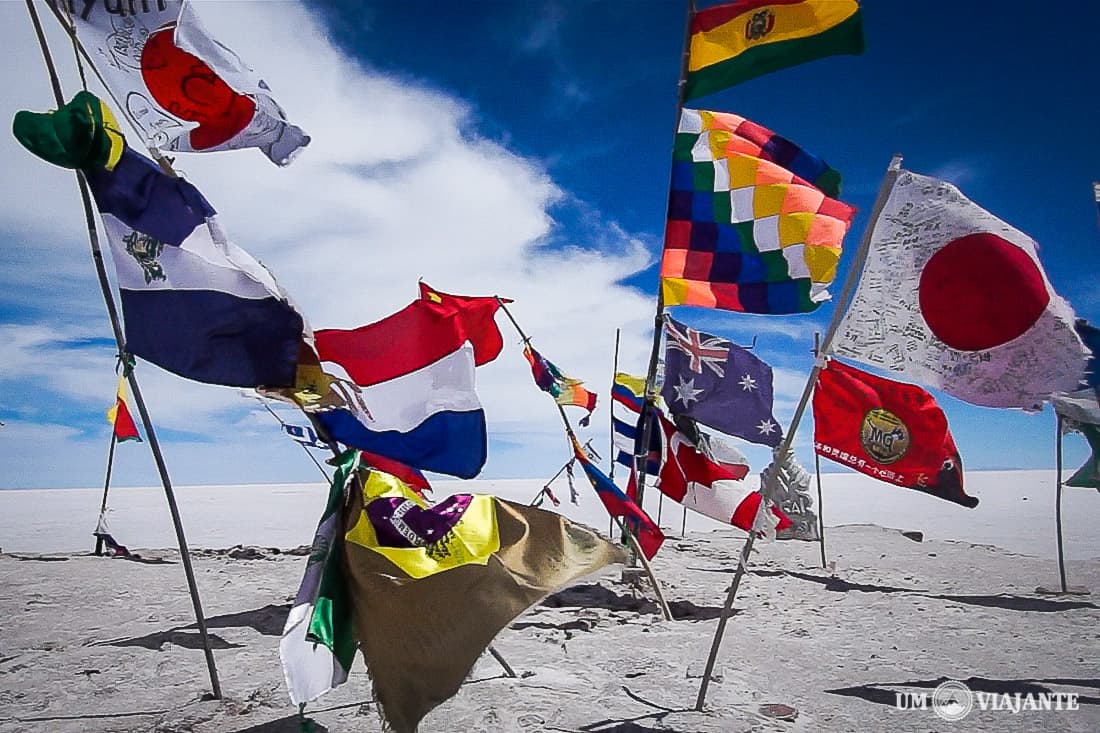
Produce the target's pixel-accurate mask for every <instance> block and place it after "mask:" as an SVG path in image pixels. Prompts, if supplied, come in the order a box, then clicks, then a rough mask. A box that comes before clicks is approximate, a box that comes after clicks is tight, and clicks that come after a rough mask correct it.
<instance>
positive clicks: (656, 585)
mask: <svg viewBox="0 0 1100 733" xmlns="http://www.w3.org/2000/svg"><path fill="white" fill-rule="evenodd" d="M497 302H498V303H500V309H501V310H502V311H504V315H506V316H508V320H509V321H511V322H512V325H513V326H514V327H515V329H516V332H517V333H518V334H519V337H520V338H521V339H523V344H524V346H530V345H531V339H529V338H528V337H527V334H526V333H524V332H523V329H522V328H520V326H519V323H518V322H517V321H516V319H515V317H513V316H512V312H511V311H510V310H508V306H506V305H504V301H503V300H501V299H500V298H499V297H498V298H497ZM555 406H556V407H557V408H558V414H559V415H561V421H562V422H563V423H564V424H565V434H566V435H567V436H568V437H569V441H570V443H571V444H572V443H576V444H577V445H580V442H579V441H577V436H576V434H575V433H574V432H573V426H572V425H570V424H569V416H568V415H566V414H565V408H564V407H562V406H561V405H558V404H557V403H555ZM570 450H572V445H570ZM566 465H568V464H566ZM612 519H614V520H615V523H616V524H618V525H619V529H620V530H621V531H622V533H623V536H624V537H626V538H627V540H628V541H629V542H630V545H631V547H632V548H633V549H634V553H635V554H636V555H637V556H638V559H639V560H640V561H641V563H642V567H643V568H644V569H645V572H646V575H648V576H649V582H650V584H651V585H652V586H653V592H654V593H655V594H656V595H657V600H658V601H660V605H661V612H662V613H663V614H664V617H665V620H666V621H672V611H671V610H670V609H669V607H668V603H666V602H665V594H664V592H663V591H662V590H661V584H660V582H659V581H658V580H657V576H656V575H654V574H653V568H652V567H651V566H650V564H649V561H648V560H646V557H645V553H644V552H642V548H641V545H639V544H638V538H637V537H635V536H634V533H633V532H629V531H627V528H626V525H625V524H624V523H623V522H621V521H620V520H619V518H618V517H612Z"/></svg>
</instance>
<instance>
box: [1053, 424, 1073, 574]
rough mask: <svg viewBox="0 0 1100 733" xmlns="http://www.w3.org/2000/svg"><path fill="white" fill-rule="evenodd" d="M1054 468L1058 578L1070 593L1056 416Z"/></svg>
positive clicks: (1058, 428) (1060, 431) (1060, 435)
mask: <svg viewBox="0 0 1100 733" xmlns="http://www.w3.org/2000/svg"><path fill="white" fill-rule="evenodd" d="M1056 418H1057V419H1056V421H1055V433H1054V435H1055V446H1056V448H1055V451H1054V466H1055V475H1056V479H1055V480H1056V482H1057V484H1056V486H1057V488H1056V489H1055V494H1054V524H1055V527H1056V529H1057V532H1058V577H1059V578H1060V579H1061V581H1062V592H1063V593H1068V592H1069V588H1068V586H1067V585H1066V558H1065V555H1064V554H1063V553H1062V416H1061V415H1057V414H1056Z"/></svg>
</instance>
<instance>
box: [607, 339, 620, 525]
mask: <svg viewBox="0 0 1100 733" xmlns="http://www.w3.org/2000/svg"><path fill="white" fill-rule="evenodd" d="M621 333H622V329H621V328H616V329H615V357H614V360H613V362H612V366H611V394H612V398H611V400H610V402H611V404H610V406H609V407H608V409H607V412H608V419H609V421H610V426H611V447H610V449H609V450H608V455H609V456H611V470H610V472H609V473H608V478H610V479H611V480H612V481H614V480H615V464H616V463H617V462H618V461H616V460H615V459H616V458H617V455H616V451H615V398H614V393H615V377H617V376H618V375H619V335H620V334H621ZM607 520H608V521H607V535H608V536H609V537H611V536H614V534H615V518H614V517H612V516H608V518H607Z"/></svg>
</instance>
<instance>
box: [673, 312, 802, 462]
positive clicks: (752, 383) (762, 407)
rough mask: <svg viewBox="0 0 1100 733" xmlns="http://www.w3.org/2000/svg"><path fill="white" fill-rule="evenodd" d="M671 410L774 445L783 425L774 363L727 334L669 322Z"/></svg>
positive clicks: (756, 440) (778, 438)
mask: <svg viewBox="0 0 1100 733" xmlns="http://www.w3.org/2000/svg"><path fill="white" fill-rule="evenodd" d="M665 336H666V343H665V383H664V386H663V387H662V388H661V396H662V397H664V399H665V404H666V405H667V406H668V410H669V412H671V413H672V414H673V415H683V416H684V417H690V418H692V419H693V420H695V421H697V422H699V423H702V424H703V425H707V426H709V427H711V428H714V429H715V430H719V431H721V432H723V433H726V434H727V435H734V436H737V437H738V438H744V439H745V440H748V441H750V442H752V443H761V444H763V445H767V446H771V447H772V448H774V447H775V446H777V445H779V442H780V441H781V440H782V439H783V430H782V429H781V428H780V427H779V423H778V422H777V421H776V419H775V417H774V416H773V415H772V368H771V367H770V366H768V365H767V364H765V363H764V362H763V361H761V360H760V359H758V358H757V357H756V356H754V355H753V354H752V353H751V352H750V351H748V350H747V349H743V348H741V347H740V346H738V345H737V344H734V343H731V342H730V341H727V340H726V339H724V338H720V337H718V336H712V335H710V334H708V333H703V332H702V331H696V330H695V329H693V328H689V327H688V326H685V325H684V324H682V323H678V322H677V321H675V320H673V319H671V318H669V319H667V320H666V321H665Z"/></svg>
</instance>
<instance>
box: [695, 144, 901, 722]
mask: <svg viewBox="0 0 1100 733" xmlns="http://www.w3.org/2000/svg"><path fill="white" fill-rule="evenodd" d="M900 172H901V155H900V154H896V155H894V157H893V158H892V159H891V160H890V165H889V166H888V167H887V169H886V175H885V177H884V178H883V179H882V184H881V185H880V186H879V190H878V195H877V196H876V197H875V203H874V206H873V207H872V208H871V216H870V219H868V221H867V226H866V228H865V229H864V230H863V239H862V240H861V241H860V243H859V249H858V250H857V251H856V256H855V259H854V260H853V262H852V264H851V266H850V267H849V269H848V276H847V277H846V278H845V281H844V289H843V290H842V291H841V293H840V298H839V299H838V300H837V303H836V308H835V309H834V310H833V317H832V320H831V321H830V322H829V329H828V330H827V331H826V332H825V340H824V342H823V344H822V347H821V351H820V353H819V354H818V355H817V357H816V358H815V359H814V366H813V369H811V370H810V376H809V378H808V379H807V380H806V386H805V387H804V388H803V390H802V398H801V399H800V400H799V402H798V407H797V408H796V409H795V412H794V417H793V418H791V426H790V428H788V430H787V432H786V434H785V435H784V436H783V442H782V443H780V444H779V447H778V448H776V450H775V456H776V460H777V461H778V460H781V459H782V457H783V456H785V455H786V454H787V453H788V452H789V451H790V448H791V443H792V442H793V441H794V434H795V431H796V430H797V429H798V423H799V421H801V420H802V413H804V412H805V411H806V405H807V404H808V403H809V401H810V394H811V393H812V392H813V389H814V385H815V383H816V382H817V375H818V374H819V373H820V372H821V369H822V368H823V367H824V366H825V356H826V355H827V354H828V353H829V349H830V347H831V346H832V343H833V336H834V335H835V334H836V331H837V329H838V328H839V327H840V321H841V319H842V318H843V317H844V314H845V313H846V312H847V308H848V304H849V301H850V300H851V297H852V291H853V290H854V289H855V286H856V282H857V281H858V280H859V277H860V275H862V274H863V265H864V262H866V260H867V252H868V251H869V250H870V246H871V235H872V234H873V233H874V229H875V224H876V223H877V222H878V218H879V216H880V215H881V214H882V209H883V207H885V206H886V199H887V198H889V195H890V191H891V189H892V188H893V187H894V181H895V180H897V177H898V175H899V173H900ZM778 473H779V472H778V471H773V472H771V473H770V474H769V475H768V480H767V484H766V485H765V486H764V487H763V491H764V501H765V502H766V503H768V504H770V503H771V497H772V496H774V494H775V482H776V480H777V478H778ZM755 541H756V531H755V529H754V530H753V531H751V532H749V537H748V539H747V540H745V547H744V549H742V551H741V559H740V562H738V564H737V570H736V571H735V572H734V575H733V582H732V583H731V584H730V590H729V594H728V595H727V596H726V603H725V605H724V606H723V607H722V615H721V616H719V617H718V628H717V629H716V630H715V632H714V640H713V641H712V642H711V647H710V656H709V657H708V658H707V664H706V669H705V671H704V672H703V682H702V684H701V685H700V686H699V697H698V698H697V699H696V701H695V709H696V710H702V709H703V704H704V703H705V702H706V697H707V687H709V686H710V675H711V672H712V671H713V670H714V662H715V660H716V658H717V657H718V648H719V647H720V646H721V644H722V635H723V634H724V633H725V630H726V622H727V621H728V620H729V616H730V609H731V608H732V607H733V599H734V597H736V595H737V588H738V586H740V585H741V578H742V576H744V574H745V567H746V564H747V563H748V558H749V554H750V553H751V552H752V546H753V543H754V542H755Z"/></svg>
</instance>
